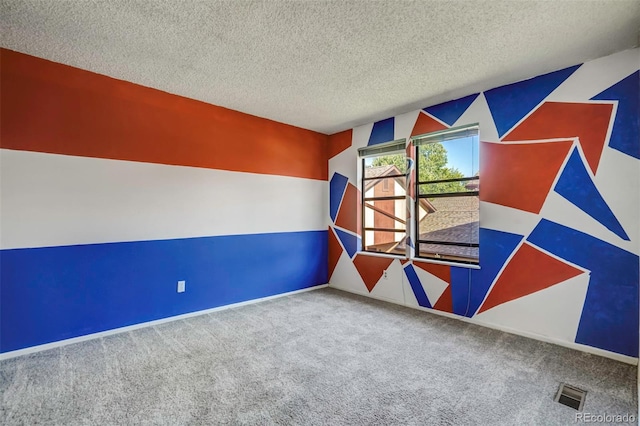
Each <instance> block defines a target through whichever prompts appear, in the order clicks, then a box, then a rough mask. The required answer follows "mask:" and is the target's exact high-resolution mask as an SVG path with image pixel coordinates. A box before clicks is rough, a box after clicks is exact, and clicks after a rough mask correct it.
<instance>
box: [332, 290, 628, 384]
mask: <svg viewBox="0 0 640 426" xmlns="http://www.w3.org/2000/svg"><path fill="white" fill-rule="evenodd" d="M329 287H330V288H333V289H336V290H340V291H346V292H347V293H352V294H357V295H358V296H364V297H368V298H371V299H376V300H381V301H383V302H389V303H393V304H396V305H400V306H404V307H406V308H412V309H417V310H420V311H423V312H427V313H430V314H434V315H440V316H443V317H447V318H453V319H457V320H460V321H464V322H467V323H469V324H475V325H479V326H482V327H487V328H492V329H494V330H500V331H504V332H505V333H509V334H515V335H518V336H523V337H528V338H530V339H534V340H539V341H541V342H546V343H552V344H554V345H558V346H563V347H565V348H569V349H575V350H577V351H581V352H586V353H590V354H593V355H598V356H602V357H605V358H610V359H613V360H616V361H620V362H624V363H625V364H631V365H638V358H634V357H631V356H627V355H622V354H618V353H615V352H610V351H606V350H604V349H599V348H594V347H592V346H587V345H582V344H580V343H573V342H566V341H563V340H559V339H554V338H552V337H547V336H542V335H540V334H535V333H530V332H527V331H522V330H516V329H513V328H509V327H503V326H499V325H495V324H489V323H485V322H482V321H478V320H474V319H473V318H467V317H463V316H461V315H456V314H451V313H449V312H442V311H438V310H435V309H429V308H424V307H422V306H412V305H407V304H405V303H402V302H399V301H397V300H394V299H387V298H384V297H376V296H372V295H370V294H368V293H364V292H359V291H354V290H350V289H345V288H341V287H338V286H336V285H333V284H329ZM639 377H640V375H639ZM639 386H640V385H639Z"/></svg>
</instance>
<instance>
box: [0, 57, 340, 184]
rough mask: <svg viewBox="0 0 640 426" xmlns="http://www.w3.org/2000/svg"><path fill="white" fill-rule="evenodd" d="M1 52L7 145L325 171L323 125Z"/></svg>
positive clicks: (318, 174) (0, 131)
mask: <svg viewBox="0 0 640 426" xmlns="http://www.w3.org/2000/svg"><path fill="white" fill-rule="evenodd" d="M0 54H1V61H0V64H1V65H0V66H1V79H0V84H1V90H2V110H1V116H0V119H1V126H0V147H2V148H7V149H16V150H25V151H38V152H48V153H55V154H66V155H76V156H85V157H97V158H109V159H116V160H131V161H141V162H149V163H160V164H171V165H180V166H193V167H205V168H212V169H222V170H232V171H241V172H250V173H264V174H273V175H283V176H294V177H301V178H309V179H318V180H327V177H328V170H327V168H328V160H327V146H328V136H326V135H323V134H321V133H317V132H313V131H310V130H305V129H301V128H299V127H294V126H290V125H287V124H283V123H278V122H275V121H272V120H267V119H265V118H260V117H256V116H252V115H249V114H244V113H241V112H238V111H233V110H230V109H227V108H222V107H219V106H215V105H210V104H207V103H204V102H200V101H196V100H192V99H188V98H184V97H181V96H177V95H172V94H169V93H166V92H162V91H159V90H155V89H151V88H148V87H143V86H140V85H137V84H134V83H129V82H126V81H122V80H116V79H113V78H110V77H106V76H103V75H99V74H95V73H92V72H89V71H85V70H81V69H78V68H73V67H70V66H67V65H62V64H58V63H55V62H50V61H47V60H44V59H40V58H36V57H33V56H29V55H25V54H22V53H18V52H14V51H11V50H7V49H0Z"/></svg>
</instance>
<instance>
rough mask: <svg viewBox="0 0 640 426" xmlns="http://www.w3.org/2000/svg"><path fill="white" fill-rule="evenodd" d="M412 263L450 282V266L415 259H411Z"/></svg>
mask: <svg viewBox="0 0 640 426" xmlns="http://www.w3.org/2000/svg"><path fill="white" fill-rule="evenodd" d="M413 265H414V266H417V267H418V268H420V269H422V270H423V271H426V272H428V273H430V274H431V275H435V276H436V277H438V278H440V279H441V280H442V281H444V282H447V283H449V284H451V266H449V265H440V264H438V263H428V262H416V261H415V260H414V261H413Z"/></svg>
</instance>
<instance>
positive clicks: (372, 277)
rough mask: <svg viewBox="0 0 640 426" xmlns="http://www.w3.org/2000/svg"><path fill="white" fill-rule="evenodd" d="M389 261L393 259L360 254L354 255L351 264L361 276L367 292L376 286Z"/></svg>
mask: <svg viewBox="0 0 640 426" xmlns="http://www.w3.org/2000/svg"><path fill="white" fill-rule="evenodd" d="M391 262H393V259H390V258H388V257H380V256H367V255H362V254H358V255H356V257H355V258H354V259H353V264H354V265H355V267H356V269H357V270H358V273H359V274H360V276H361V277H362V281H364V285H365V286H367V290H369V293H371V291H372V290H373V288H374V287H375V286H376V284H377V283H378V281H379V280H380V277H382V274H383V273H384V271H385V269H387V268H388V267H389V265H391Z"/></svg>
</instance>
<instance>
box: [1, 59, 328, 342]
mask: <svg viewBox="0 0 640 426" xmlns="http://www.w3.org/2000/svg"><path fill="white" fill-rule="evenodd" d="M1 55H2V58H1V66H2V69H1V90H2V111H1V123H2V126H1V134H0V140H1V142H0V143H1V145H0V148H1V149H0V179H1V181H0V182H1V183H0V185H1V199H0V202H1V203H0V204H1V206H0V214H1V218H2V228H1V232H2V233H1V235H0V249H1V250H0V274H1V275H0V352H8V351H13V350H18V349H23V348H27V347H31V346H35V345H40V344H44V343H49V342H53V341H58V340H62V339H67V338H72V337H78V336H82V335H86V334H91V333H96V332H101V331H105V330H109V329H114V328H118V327H123V326H128V325H133V324H137V323H141V322H146V321H151V320H156V319H161V318H166V317H169V316H174V315H179V314H183V313H188V312H193V311H198V310H203V309H208V308H213V307H217V306H222V305H226V304H231V303H236V302H241V301H246V300H250V299H255V298H260V297H265V296H270V295H275V294H279V293H283V292H288V291H293V290H298V289H303V288H307V287H311V286H315V285H319V284H324V283H326V282H327V220H326V217H325V216H326V215H325V214H324V212H325V211H326V209H327V201H326V200H327V186H326V181H327V164H326V161H325V160H323V159H325V158H326V155H327V137H326V136H325V135H322V134H319V133H315V132H311V131H307V130H303V129H299V128H296V127H293V126H288V125H285V124H281V123H277V122H273V121H270V120H266V119H262V118H258V117H254V116H250V115H246V114H242V113H239V112H236V111H231V110H228V109H225V108H220V107H216V106H213V105H209V104H205V103H202V102H198V101H194V100H190V99H186V98H182V97H179V96H174V95H170V94H168V93H164V92H160V91H158V90H153V89H149V88H146V87H142V86H138V85H135V84H132V83H128V82H124V81H119V80H114V79H111V78H108V77H105V76H101V75H97V74H94V73H91V72H87V71H83V70H79V69H76V68H72V67H68V66H64V65H61V64H56V63H53V62H49V61H45V60H42V59H38V58H34V57H32V56H28V55H24V54H20V53H16V52H12V51H9V50H4V49H3V50H1ZM179 280H185V281H186V292H184V293H177V291H176V287H177V281H179Z"/></svg>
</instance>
